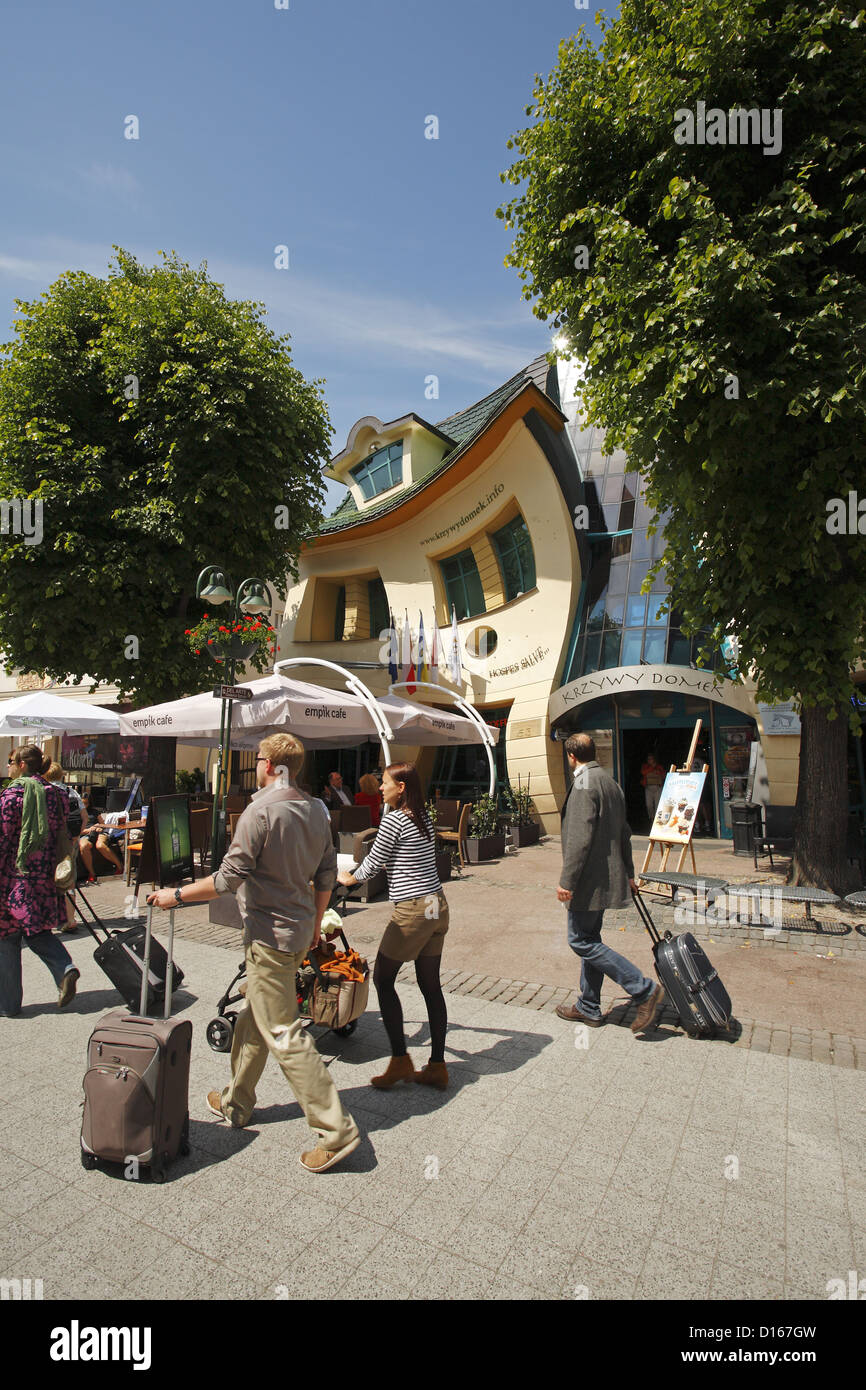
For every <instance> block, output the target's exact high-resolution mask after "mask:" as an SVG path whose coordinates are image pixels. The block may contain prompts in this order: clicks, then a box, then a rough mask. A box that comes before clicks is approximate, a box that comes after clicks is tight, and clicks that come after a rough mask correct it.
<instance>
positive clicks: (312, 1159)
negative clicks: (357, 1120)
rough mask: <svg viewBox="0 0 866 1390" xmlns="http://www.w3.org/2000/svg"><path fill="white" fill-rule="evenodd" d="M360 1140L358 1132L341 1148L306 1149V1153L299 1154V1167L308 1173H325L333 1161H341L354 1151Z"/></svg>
mask: <svg viewBox="0 0 866 1390" xmlns="http://www.w3.org/2000/svg"><path fill="white" fill-rule="evenodd" d="M360 1142H361V1136H360V1134H359V1135H357V1136H356V1137H355V1138H354V1139H350V1140H349V1142H348V1144H344V1145H343V1147H342V1149H321V1148H315V1149H308V1150H307V1152H306V1153H302V1154H301V1158H300V1163H301V1167H302V1168H306V1170H307V1172H308V1173H326V1172H327V1171H328V1169H329V1168H333V1166H334V1164H335V1163H341V1162H342V1160H343V1159H344V1158H348V1156H349V1154H352V1153H354V1152H355V1150H356V1149H357V1147H358V1145H359V1144H360Z"/></svg>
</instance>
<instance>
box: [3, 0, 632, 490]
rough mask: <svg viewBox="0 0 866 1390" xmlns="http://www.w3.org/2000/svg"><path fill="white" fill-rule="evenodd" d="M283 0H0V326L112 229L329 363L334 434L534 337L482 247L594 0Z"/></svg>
mask: <svg viewBox="0 0 866 1390" xmlns="http://www.w3.org/2000/svg"><path fill="white" fill-rule="evenodd" d="M289 3H290V8H289V9H287V10H277V9H275V7H274V0H207V3H204V0H199V3H193V2H192V0H146V2H145V3H141V4H137V5H136V4H131V3H128V0H127V3H123V4H120V3H118V0H79V3H69V2H68V0H66V3H62V4H61V3H56V0H48V3H44V2H43V3H39V0H23V2H22V0H6V4H5V5H4V16H3V38H4V44H3V47H4V54H5V58H6V61H5V63H4V74H3V83H2V93H0V110H2V127H3V131H4V137H5V138H4V141H3V147H4V152H3V155H2V162H0V169H2V184H0V187H2V191H3V204H4V218H3V226H2V231H0V322H2V326H3V328H4V329H5V330H6V332H5V333H4V335H3V338H4V340H7V339H8V338H9V337H10V336H11V334H10V333H9V331H8V329H9V325H10V324H11V323H12V320H13V317H14V312H15V310H14V303H13V301H14V300H15V299H16V298H21V299H32V298H35V297H37V296H38V295H39V294H41V293H42V291H43V290H45V289H47V288H48V286H49V285H50V284H51V282H52V281H53V280H54V279H56V277H57V276H58V275H59V274H60V273H61V272H62V271H64V270H67V269H73V268H81V269H85V270H89V271H91V272H93V273H94V274H99V275H104V274H105V273H106V269H107V265H108V261H109V259H110V256H111V246H112V243H117V244H119V245H122V246H124V247H126V248H127V249H129V250H131V251H133V252H134V253H135V254H136V255H137V256H138V257H139V259H141V260H144V261H145V262H147V263H153V262H155V261H156V259H157V252H158V251H159V250H175V251H177V252H178V254H179V255H180V256H181V257H182V258H183V259H185V260H187V261H189V262H191V263H192V264H194V265H197V264H199V262H201V261H202V260H206V261H207V263H208V269H209V272H210V274H211V275H212V277H213V278H215V279H217V280H220V281H221V282H223V283H224V284H225V287H226V292H227V293H228V294H229V295H230V296H232V297H238V298H253V299H260V300H263V301H264V302H265V303H266V305H267V307H268V322H269V324H270V326H271V327H272V328H273V329H274V331H276V332H278V333H285V332H288V333H291V334H292V340H293V341H292V347H293V355H294V362H295V365H296V366H297V367H298V368H299V369H300V370H301V371H302V372H303V373H304V375H305V376H307V377H325V378H327V381H326V386H325V395H326V399H327V402H328V407H329V410H330V414H331V421H332V424H333V426H334V429H335V434H334V437H333V440H332V452H333V453H336V452H338V451H339V450H340V449H341V448H342V447H343V446H344V444H345V440H346V435H347V433H348V430H349V428H350V427H351V425H352V424H353V423H354V421H355V420H356V419H357V418H358V417H359V416H361V415H364V414H376V415H378V416H380V418H382V419H383V420H389V419H393V418H395V417H396V416H398V415H400V414H403V413H404V412H406V411H409V410H415V411H416V412H417V413H418V414H420V415H422V416H424V417H425V418H428V419H432V420H438V419H442V418H444V417H445V416H447V415H450V414H452V413H453V412H455V411H457V410H461V409H463V408H464V407H465V406H467V405H469V404H471V402H472V401H474V400H476V399H478V398H479V397H480V396H483V395H484V394H485V393H486V392H487V391H488V390H490V389H492V388H493V387H494V386H496V385H498V384H499V383H500V382H502V381H504V380H506V379H507V377H508V376H510V375H511V374H512V373H513V372H514V371H516V370H517V369H518V368H519V367H520V366H522V365H524V364H525V363H526V362H528V361H530V360H531V359H532V358H533V357H534V356H536V355H537V354H538V353H539V352H543V351H545V350H546V348H547V347H548V345H549V339H550V335H549V332H548V330H547V329H546V328H545V326H544V325H543V324H541V323H540V322H539V321H538V320H537V319H535V318H534V317H533V315H532V312H531V309H530V306H529V305H528V304H527V303H526V301H524V300H523V299H522V298H521V296H520V281H519V279H518V276H517V274H516V272H515V271H513V270H506V269H505V267H504V266H503V264H502V262H503V258H504V256H505V254H506V252H507V251H508V248H509V244H510V241H509V233H508V232H507V231H506V229H505V228H504V227H503V225H502V223H501V222H499V221H498V220H497V219H496V217H495V215H494V213H495V208H496V207H497V206H498V205H499V204H500V203H501V202H502V201H504V199H505V197H506V196H507V193H508V190H507V188H506V187H505V186H504V185H503V184H501V183H500V181H499V172H500V170H503V169H505V168H506V167H507V166H508V164H509V163H510V162H511V159H512V157H513V156H512V155H511V154H510V153H509V151H507V150H506V148H505V143H506V141H507V139H508V138H509V136H510V135H511V134H512V133H513V132H514V131H515V130H517V129H519V128H520V127H521V126H522V125H523V124H525V123H526V117H525V115H524V107H525V106H526V105H527V104H528V103H529V102H530V101H531V98H532V85H533V76H534V74H535V73H537V72H538V73H545V74H546V73H547V72H549V71H550V69H551V68H552V67H554V66H555V64H556V53H557V45H558V43H559V41H560V40H561V39H562V38H564V37H567V36H568V35H570V34H572V33H574V32H575V31H576V30H577V29H578V28H579V27H580V26H581V25H582V24H586V25H587V28H588V30H589V32H590V34H591V35H593V36H594V37H596V38H597V30H596V28H595V26H594V24H593V22H592V19H591V18H590V13H594V12H595V10H596V9H606V10H607V12H608V13H615V12H616V6H615V5H613V4H611V3H608V5H607V6H603V5H593V7H592V11H591V12H590V11H587V10H577V9H576V8H575V5H574V0H524V3H518V0H437V3H425V0H289ZM129 115H135V116H137V117H138V119H139V122H140V138H139V139H138V140H127V139H125V138H124V119H125V118H126V117H127V116H129ZM430 115H435V116H436V117H437V118H438V120H439V139H438V140H428V139H425V136H424V129H425V118H426V117H427V116H430ZM280 244H285V245H287V246H288V247H289V254H290V268H289V269H288V270H282V271H281V270H277V269H275V267H274V248H275V246H277V245H280ZM430 374H435V375H436V376H438V378H439V391H440V396H439V399H438V400H432V401H431V400H426V399H425V396H424V383H425V378H426V377H427V376H428V375H430ZM342 495H343V492H342V489H339V488H337V487H334V486H333V485H332V486H330V487H329V498H330V500H331V501H332V502H335V501H338V500H339V498H340V497H341V496H342Z"/></svg>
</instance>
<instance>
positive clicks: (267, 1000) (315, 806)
mask: <svg viewBox="0 0 866 1390" xmlns="http://www.w3.org/2000/svg"><path fill="white" fill-rule="evenodd" d="M303 759H304V748H303V744H302V743H301V742H300V740H299V739H297V738H295V737H294V736H293V735H292V734H273V735H271V737H270V738H265V739H263V740H262V742H261V744H260V745H259V755H258V759H257V762H256V781H257V783H258V786H259V791H257V792H256V793H255V795H254V796H253V798H252V800H251V802H250V804H249V806H247V808H246V810H245V811H244V812H243V814H242V816H241V818H240V820H239V821H238V823H237V826H236V827H235V833H234V836H233V837H232V842H231V845H230V846H229V849H228V852H227V853H226V855H225V858H224V859H223V861H222V864H221V865H220V867H219V869H218V870H217V872H216V874H215V875H214V876H213V877H212V878H205V879H201V880H199V882H198V883H189V884H185V885H184V886H183V888H177V889H172V888H164V889H162V890H161V891H160V892H158V893H153V894H151V896H150V897H149V898H148V902H153V903H155V904H156V906H157V907H162V908H173V907H176V906H179V907H183V906H184V905H185V904H186V903H202V902H207V901H208V900H209V899H211V898H216V897H218V896H219V895H220V894H221V893H235V894H236V895H237V900H238V907H239V909H240V915H241V920H242V921H243V924H244V948H245V960H246V967H247V993H246V998H247V1007H246V1009H244V1010H243V1011H242V1012H241V1013H240V1014H239V1016H238V1020H237V1023H236V1024H235V1030H234V1038H233V1041H232V1076H231V1081H230V1082H229V1084H228V1086H226V1088H225V1089H224V1090H223V1091H222V1092H220V1091H211V1092H209V1094H208V1097H207V1104H208V1108H209V1109H210V1110H212V1111H213V1113H214V1114H215V1115H219V1116H220V1117H221V1118H222V1119H224V1120H228V1121H229V1123H230V1124H231V1125H233V1126H234V1128H236V1129H243V1128H244V1126H245V1125H247V1124H249V1121H250V1117H251V1115H252V1113H253V1106H254V1105H255V1100H256V1085H257V1083H258V1081H259V1078H260V1076H261V1074H262V1072H263V1071H264V1067H265V1062H266V1061H267V1059H268V1053H270V1054H271V1055H272V1056H273V1057H274V1058H275V1060H276V1061H277V1062H278V1063H279V1065H280V1067H281V1068H282V1070H283V1074H284V1075H285V1078H286V1080H287V1081H288V1083H289V1085H290V1086H291V1088H292V1090H293V1091H294V1093H295V1096H296V1097H297V1099H298V1103H299V1105H300V1106H301V1109H302V1110H303V1112H304V1114H305V1115H306V1117H307V1122H308V1124H309V1125H310V1128H311V1129H313V1130H314V1131H316V1132H317V1136H318V1137H317V1145H316V1148H314V1149H311V1150H309V1151H308V1152H306V1153H302V1154H301V1164H302V1166H303V1167H304V1168H306V1169H308V1171H309V1172H312V1173H323V1172H325V1171H326V1169H328V1168H333V1166H334V1164H335V1163H339V1162H340V1161H341V1159H343V1158H346V1157H347V1156H348V1155H349V1154H350V1153H352V1152H353V1150H355V1149H356V1148H357V1147H358V1145H359V1144H360V1142H361V1137H360V1135H359V1133H358V1126H357V1125H356V1124H355V1121H354V1120H353V1119H352V1117H351V1115H349V1114H347V1113H346V1111H345V1110H344V1109H343V1107H342V1105H341V1104H340V1097H339V1096H338V1094H337V1089H336V1087H335V1085H334V1083H333V1081H332V1079H331V1074H330V1072H329V1071H328V1069H327V1067H326V1066H325V1064H324V1062H323V1061H322V1059H321V1057H320V1055H319V1053H318V1051H317V1050H316V1048H315V1046H314V1045H313V1042H312V1040H311V1039H310V1037H309V1036H308V1034H307V1032H306V1030H305V1028H304V1027H303V1025H302V1023H301V1020H300V1019H299V1018H298V1003H297V994H296V988H295V973H296V971H297V969H298V967H299V966H300V964H301V962H302V961H303V959H304V957H305V956H306V955H307V953H308V952H309V950H310V948H311V946H315V945H316V944H317V943H318V940H319V935H320V932H321V927H322V917H323V915H324V913H325V911H326V909H327V906H328V902H329V900H330V897H331V892H332V890H333V888H334V885H335V883H336V881H337V855H336V851H335V850H334V846H333V843H332V841H331V828H330V823H329V821H328V813H327V811H326V810H325V808H324V806H323V805H322V803H321V801H319V800H318V798H316V797H312V796H308V795H307V794H306V792H302V791H300V790H299V789H298V787H297V785H296V783H295V778H296V776H297V773H298V772H299V770H300V767H301V764H302V762H303ZM311 881H312V891H311V889H310V883H311Z"/></svg>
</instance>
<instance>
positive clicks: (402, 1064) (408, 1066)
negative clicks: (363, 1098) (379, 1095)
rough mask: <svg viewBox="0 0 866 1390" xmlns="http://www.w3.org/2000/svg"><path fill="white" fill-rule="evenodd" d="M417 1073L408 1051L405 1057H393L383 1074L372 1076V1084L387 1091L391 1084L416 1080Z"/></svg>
mask: <svg viewBox="0 0 866 1390" xmlns="http://www.w3.org/2000/svg"><path fill="white" fill-rule="evenodd" d="M416 1076H417V1073H416V1071H415V1067H414V1065H413V1062H412V1058H411V1057H410V1056H409V1054H408V1052H407V1053H406V1054H405V1056H403V1057H392V1058H391V1060H390V1062H389V1063H388V1067H387V1070H386V1071H384V1072H383V1073H382V1075H381V1076H372V1077H371V1078H370V1085H371V1086H377V1087H378V1089H379V1090H380V1091H387V1090H389V1089H390V1087H391V1086H396V1084H397V1082H398V1081H414V1080H415V1079H416Z"/></svg>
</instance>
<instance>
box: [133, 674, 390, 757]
mask: <svg viewBox="0 0 866 1390" xmlns="http://www.w3.org/2000/svg"><path fill="white" fill-rule="evenodd" d="M246 688H247V689H249V690H251V691H252V692H253V698H252V700H235V701H234V702H233V703H232V734H231V741H232V747H233V748H255V747H256V746H257V745H258V743H259V741H260V740H261V739H263V738H266V737H267V735H268V734H276V733H287V732H289V731H290V732H292V733H295V734H297V735H298V737H299V738H302V739H303V740H304V742H305V744H307V745H308V746H309V747H311V748H315V747H327V746H329V745H330V746H333V745H338V746H339V745H340V744H355V743H360V742H361V741H363V740H364V739H365V738H369V737H371V736H375V734H376V730H375V727H374V724H373V721H372V719H371V718H370V715H369V714H368V712H367V710H366V709H365V708H364V705H363V703H362V701H361V700H359V699H358V698H357V697H356V696H354V695H349V694H344V693H341V692H340V691H338V690H325V689H323V688H322V687H321V686H318V685H309V684H307V683H306V682H304V681H296V680H289V679H288V678H287V677H286V676H280V675H276V674H275V675H268V676H262V677H261V678H260V679H259V680H254V681H248V682H247V683H246ZM220 713H221V701H220V700H218V699H215V698H214V696H213V693H212V691H211V690H208V691H206V692H204V693H203V694H201V695H190V696H188V697H187V698H186V699H185V700H172V701H170V702H169V703H167V704H164V705H151V706H149V707H148V708H147V709H140V710H133V711H132V712H131V713H129V714H124V715H121V716H120V729H121V733H124V734H126V735H139V736H141V735H144V736H148V737H150V738H177V739H179V740H180V742H181V743H194V744H198V745H200V746H202V747H214V746H216V745H218V744H219V735H220Z"/></svg>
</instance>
